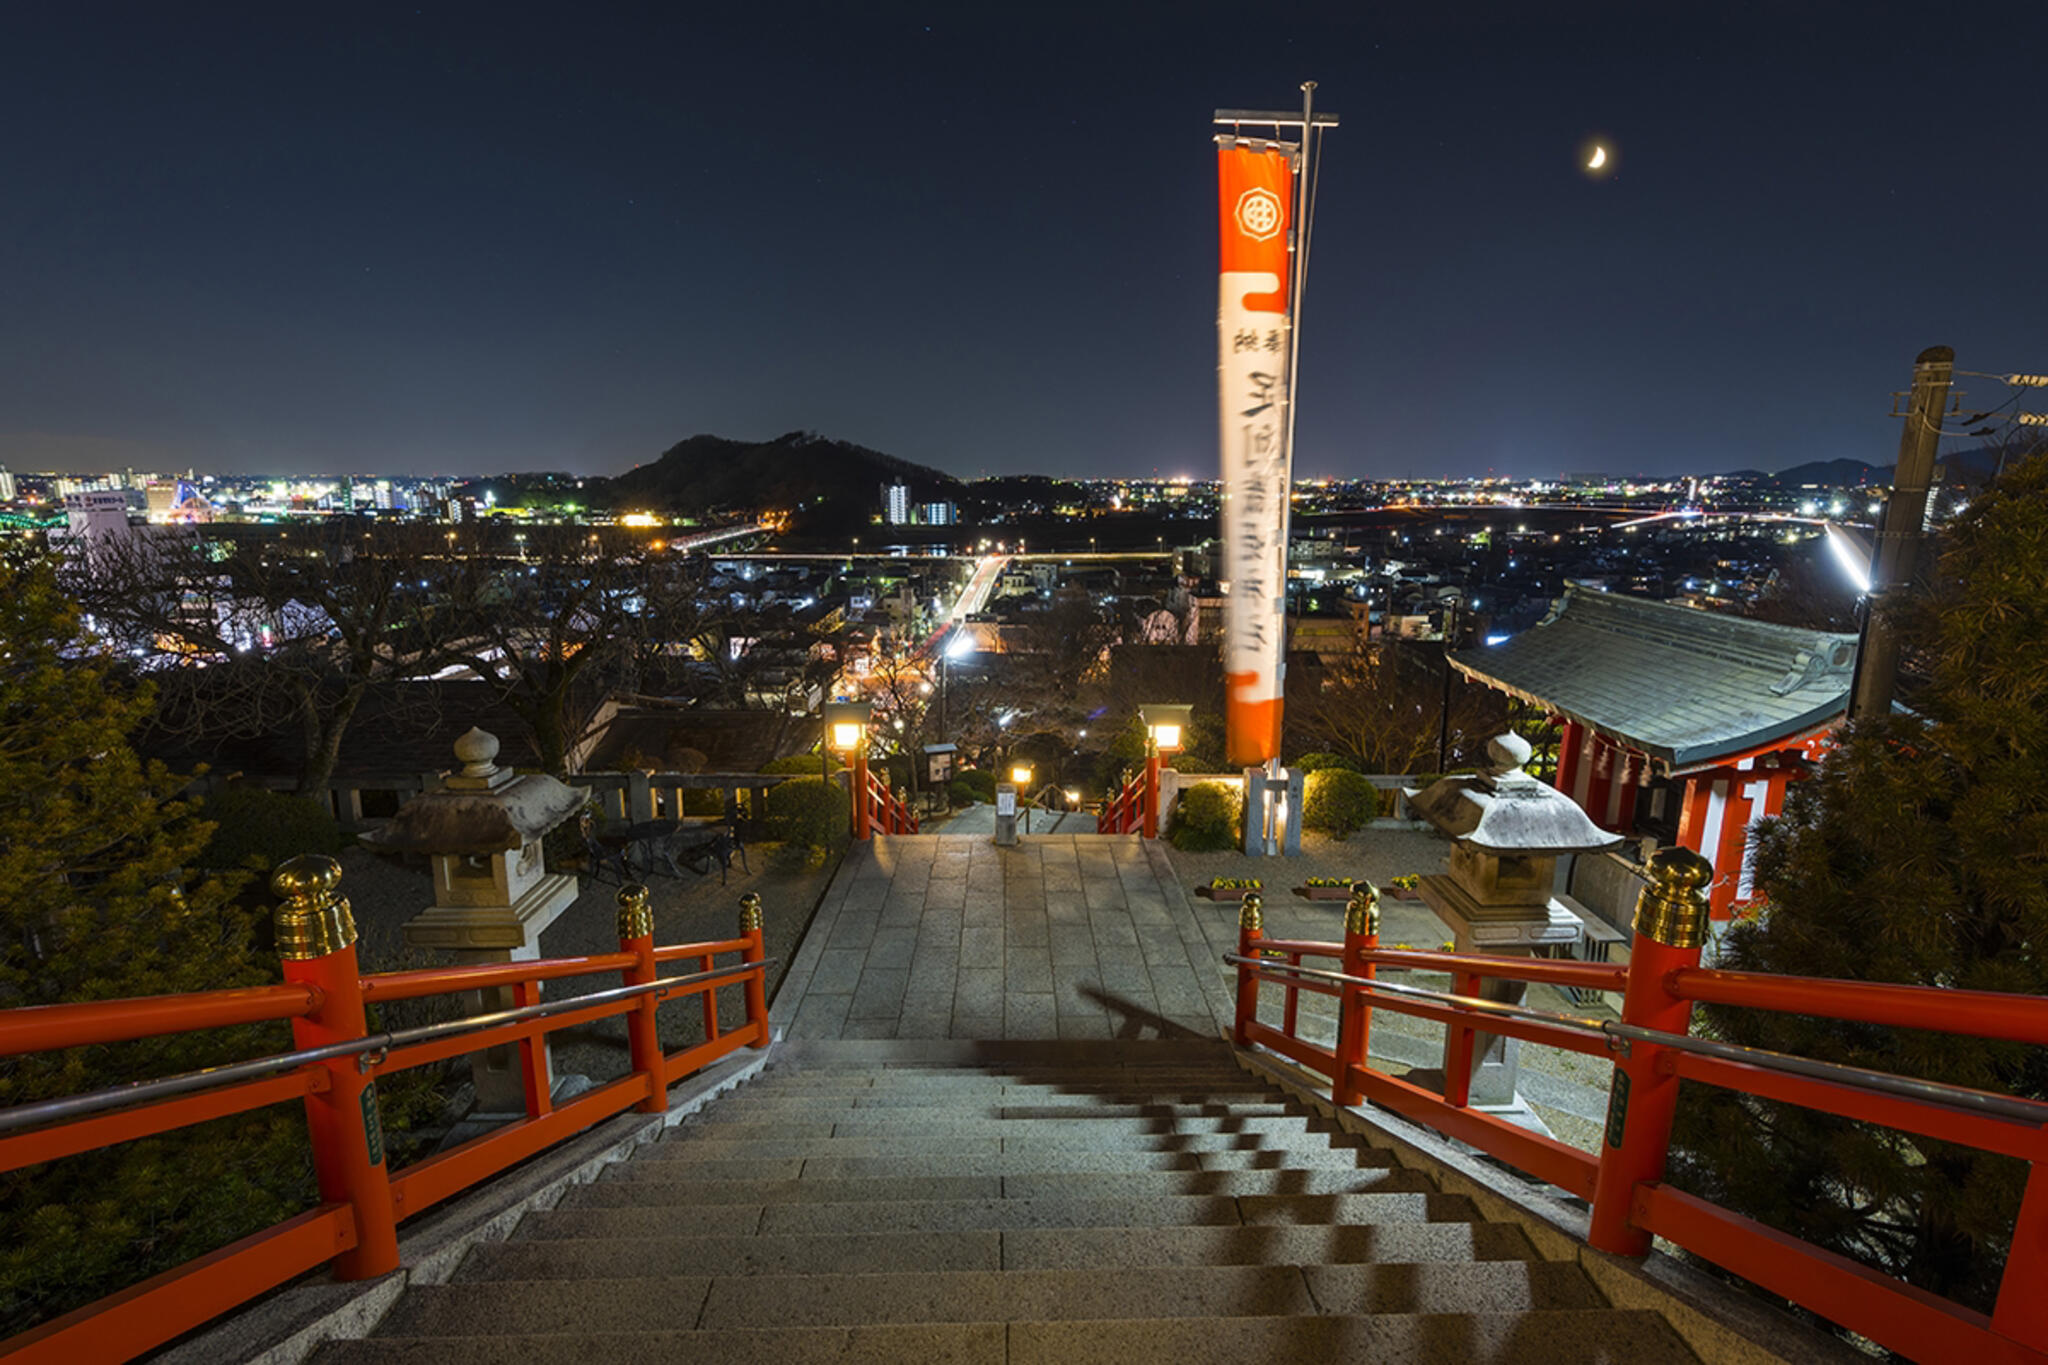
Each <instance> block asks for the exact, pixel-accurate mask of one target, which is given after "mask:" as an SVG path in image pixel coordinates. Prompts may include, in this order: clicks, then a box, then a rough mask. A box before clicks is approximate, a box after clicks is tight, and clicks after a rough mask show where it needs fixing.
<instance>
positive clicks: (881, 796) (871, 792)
mask: <svg viewBox="0 0 2048 1365" xmlns="http://www.w3.org/2000/svg"><path fill="white" fill-rule="evenodd" d="M867 778H868V801H867V820H866V827H867V831H868V833H869V834H915V833H917V815H916V813H915V812H913V811H912V810H911V809H910V807H908V806H906V805H904V804H903V802H902V801H901V800H899V799H898V798H897V797H896V795H895V794H894V793H893V792H891V791H890V790H889V784H888V783H886V782H884V781H883V780H882V779H881V778H879V777H877V776H876V775H875V774H874V773H873V772H872V771H870V772H868V774H867ZM863 837H865V836H863Z"/></svg>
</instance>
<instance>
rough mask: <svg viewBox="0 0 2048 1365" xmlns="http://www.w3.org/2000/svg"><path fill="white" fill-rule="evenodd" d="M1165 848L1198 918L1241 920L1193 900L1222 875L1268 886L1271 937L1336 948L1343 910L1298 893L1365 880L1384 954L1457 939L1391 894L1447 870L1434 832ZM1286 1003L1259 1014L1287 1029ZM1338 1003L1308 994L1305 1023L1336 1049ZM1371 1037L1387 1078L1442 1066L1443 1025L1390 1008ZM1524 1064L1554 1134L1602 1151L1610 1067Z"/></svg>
mask: <svg viewBox="0 0 2048 1365" xmlns="http://www.w3.org/2000/svg"><path fill="white" fill-rule="evenodd" d="M1160 846H1161V847H1162V848H1165V849H1166V850H1167V856H1168V857H1169V858H1170V859H1172V861H1173V865H1174V867H1175V869H1176V870H1177V871H1179V873H1180V874H1181V884H1182V885H1183V886H1184V887H1186V888H1187V891H1188V893H1189V903H1190V904H1191V905H1192V906H1193V907H1194V909H1195V913H1197V914H1210V913H1213V914H1216V915H1219V916H1224V917H1234V916H1235V915H1236V902H1235V901H1234V900H1232V901H1224V902H1218V903H1214V904H1213V905H1212V903H1211V902H1209V901H1207V900H1203V899H1200V898H1197V897H1196V896H1195V895H1194V891H1195V888H1196V887H1199V886H1206V885H1207V884H1208V883H1209V882H1210V880H1211V879H1212V878H1216V877H1257V878H1258V879H1259V880H1260V881H1262V882H1263V883H1265V885H1264V887H1263V889H1262V891H1261V895H1262V896H1263V898H1264V901H1265V921H1266V933H1267V934H1268V935H1270V936H1272V937H1274V938H1303V939H1319V940H1325V941H1330V942H1336V941H1339V940H1341V939H1342V938H1343V937H1344V903H1343V902H1342V901H1303V900H1297V899H1296V898H1295V897H1294V896H1293V895H1292V894H1291V892H1290V888H1292V887H1296V886H1303V885H1306V884H1307V879H1308V878H1310V877H1354V878H1355V877H1364V878H1365V879H1366V880H1368V881H1370V882H1372V883H1373V884H1374V885H1375V886H1378V887H1379V888H1380V944H1381V946H1382V947H1386V948H1416V949H1440V948H1444V947H1446V946H1448V943H1449V940H1450V937H1451V934H1450V930H1449V929H1447V928H1445V926H1444V924H1443V921H1441V920H1439V919H1438V918H1437V916H1436V912H1434V911H1433V910H1431V909H1430V908H1429V907H1428V906H1427V905H1425V904H1423V903H1422V902H1421V901H1419V900H1416V901H1403V900H1396V899H1394V898H1393V896H1392V895H1391V894H1390V893H1389V889H1388V888H1389V885H1390V883H1391V882H1392V881H1393V879H1394V878H1395V877H1399V876H1408V875H1415V874H1428V873H1433V872H1443V871H1445V870H1446V869H1447V867H1448V861H1449V856H1450V847H1451V846H1450V841H1449V840H1447V839H1445V838H1443V837H1442V836H1440V835H1438V834H1436V833H1435V832H1433V831H1428V830H1412V829H1366V830H1361V831H1359V832H1358V833H1356V834H1353V835H1352V836H1351V837H1350V838H1349V839H1348V840H1339V839H1333V838H1330V837H1329V836H1327V835H1319V834H1304V835H1303V836H1302V846H1301V852H1300V854H1298V855H1288V856H1283V857H1277V858H1248V857H1246V856H1245V855H1244V854H1242V853H1234V852H1233V853H1184V852H1182V851H1181V850H1179V849H1176V848H1173V847H1172V846H1171V845H1169V844H1166V843H1165V841H1163V840H1162V841H1161V844H1160ZM1389 976H1390V979H1393V980H1397V981H1401V982H1404V983H1406V984H1409V985H1415V986H1421V987H1423V988H1425V989H1429V990H1448V989H1450V978H1449V977H1448V976H1446V975H1443V974H1440V973H1435V972H1402V973H1398V974H1389ZM1269 996H1270V998H1271V1001H1272V1003H1271V1005H1270V1007H1267V1006H1266V1005H1265V1004H1264V1001H1265V1000H1266V999H1267V998H1268V997H1269ZM1279 999H1280V992H1278V991H1277V990H1275V991H1269V992H1263V993H1262V995H1261V1000H1262V1006H1261V1011H1260V1013H1261V1017H1262V1018H1264V1017H1266V1016H1267V1015H1269V1014H1270V1015H1271V1019H1270V1021H1269V1022H1272V1023H1274V1024H1275V1025H1277V1024H1278V1023H1279V1022H1280V1009H1281V1005H1280V1003H1279ZM1335 1003H1336V1002H1335V1001H1334V1000H1333V999H1331V998H1330V997H1328V996H1322V995H1315V994H1310V993H1304V994H1303V995H1302V997H1301V1018H1300V1020H1299V1028H1300V1031H1301V1032H1302V1034H1303V1035H1304V1036H1306V1037H1308V1038H1310V1039H1312V1040H1314V1041H1316V1042H1319V1043H1323V1044H1329V1043H1333V1042H1334V1041H1335V1040H1336V1035H1337V1029H1336V1015H1335V1012H1334V1011H1335ZM1524 1003H1525V1004H1527V1005H1529V1006H1530V1007H1531V1008H1534V1009H1547V1010H1557V1011H1560V1012H1563V1013H1567V1014H1575V1015H1581V1016H1593V1017H1596V1018H1612V1017H1614V1011H1613V1010H1612V1009H1610V1008H1608V1007H1607V1006H1606V1005H1605V1004H1591V1005H1582V1004H1579V1003H1577V1002H1575V1001H1573V1000H1571V999H1569V998H1568V997H1566V996H1565V995H1564V994H1563V993H1562V992H1560V991H1557V990H1555V989H1553V988H1551V987H1549V986H1532V987H1530V988H1529V992H1528V996H1527V999H1526V1000H1525V1001H1524ZM1372 1030H1373V1048H1372V1051H1373V1057H1374V1064H1375V1065H1377V1066H1379V1067H1381V1068H1382V1069H1384V1070H1386V1071H1387V1072H1389V1073H1391V1074H1393V1075H1397V1076H1398V1075H1404V1074H1406V1073H1407V1072H1408V1071H1409V1070H1411V1069H1414V1068H1416V1067H1420V1066H1441V1064H1442V1063H1441V1057H1442V1051H1443V1036H1444V1030H1443V1026H1442V1025H1441V1024H1436V1023H1432V1022H1430V1021H1428V1020H1424V1019H1415V1018H1410V1017H1408V1016H1406V1015H1401V1014H1396V1013H1394V1012H1393V1011H1391V1010H1376V1011H1374V1014H1373V1023H1372ZM1390 1035H1391V1036H1390ZM1521 1065H1522V1075H1523V1081H1522V1085H1521V1091H1522V1095H1523V1098H1524V1099H1526V1100H1528V1101H1529V1103H1530V1107H1531V1108H1532V1109H1534V1110H1535V1111H1536V1114H1537V1116H1538V1117H1540V1118H1541V1119H1542V1120H1543V1122H1544V1123H1545V1124H1547V1125H1548V1126H1549V1128H1550V1131H1551V1133H1552V1134H1553V1135H1554V1136H1555V1137H1557V1138H1558V1140H1559V1141H1562V1142H1569V1143H1571V1144H1572V1145H1573V1146H1575V1147H1579V1148H1581V1149H1583V1150H1585V1151H1589V1152H1591V1151H1598V1150H1599V1144H1600V1139H1601V1126H1602V1116H1603V1115H1604V1114H1605V1112H1606V1105H1607V1085H1608V1078H1609V1076H1610V1075H1611V1074H1612V1070H1613V1068H1612V1066H1611V1064H1610V1063H1609V1062H1608V1061H1607V1060H1606V1059H1605V1058H1600V1057H1588V1056H1584V1055H1582V1054H1579V1053H1575V1052H1564V1051H1560V1050H1559V1049H1557V1048H1551V1047H1539V1046H1537V1045H1535V1044H1532V1043H1524V1044H1522V1046H1521Z"/></svg>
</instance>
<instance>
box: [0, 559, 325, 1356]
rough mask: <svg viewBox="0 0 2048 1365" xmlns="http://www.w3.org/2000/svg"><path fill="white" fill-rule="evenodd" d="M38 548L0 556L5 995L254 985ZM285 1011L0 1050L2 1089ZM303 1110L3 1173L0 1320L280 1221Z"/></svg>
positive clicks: (67, 1301) (236, 933) (171, 1052)
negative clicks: (67, 1045) (90, 1043)
mask: <svg viewBox="0 0 2048 1365" xmlns="http://www.w3.org/2000/svg"><path fill="white" fill-rule="evenodd" d="M150 706H151V699H150V697H149V695H148V691H147V689H146V688H143V689H135V688H124V687H123V686H121V685H120V681H119V679H118V677H117V675H116V674H115V672H114V670H113V668H112V666H111V661H110V660H109V659H108V658H107V657H106V656H105V655H104V654H102V653H101V652H100V651H99V649H98V647H97V646H96V644H95V643H94V642H93V641H92V640H91V638H90V637H89V636H88V635H86V634H85V632H84V631H83V630H82V629H81V626H80V621H79V616H78V611H77V608H76V606H75V605H74V604H73V603H72V602H71V601H70V600H69V599H68V598H67V597H66V596H65V594H64V593H63V591H62V590H61V588H60V586H59V583H58V579H57V574H56V570H55V566H54V565H53V564H52V563H51V562H50V561H49V560H47V559H41V558H33V557H23V556H16V557H14V558H11V559H0V888H5V892H4V895H0V1008H15V1007H20V1006H29V1005H48V1004H55V1003H60V1002H71V1001H86V1000H105V999H114V998H119V997H124V996H139V995H160V994H168V993H172V992H181V991H199V990H212V989H220V988H226V987H236V986H250V985H258V984H264V983H267V982H272V981H275V980H276V979H277V973H276V968H275V966H274V964H273V963H272V962H271V961H270V960H269V959H268V957H267V955H259V953H258V952H257V950H256V947H255V942H256V938H255V934H254V927H255V926H254V922H253V921H254V917H255V912H253V911H251V910H249V909H246V908H244V907H242V906H241V905H239V904H238V902H237V900H236V892H237V890H238V889H239V887H240V885H241V884H242V882H243V881H244V880H245V878H244V876H243V875H242V874H235V875H233V876H228V877H203V878H202V877H195V876H192V875H190V874H189V873H188V872H187V869H188V868H190V867H191V865H192V864H193V862H194V860H195V858H196V857H197V855H198V853H199V851H200V849H201V848H202V847H204V846H205V844H206V841H207V839H208V837H209V835H210V834H211V833H212V828H213V827H212V826H211V825H209V824H207V823H205V822H203V821H200V820H197V819H195V818H194V817H193V814H192V808H191V806H190V804H189V803H188V802H185V801H182V800H180V799H178V792H179V790H180V788H181V787H182V786H183V785H184V782H183V780H182V779H180V778H176V777H174V776H172V775H171V774H170V773H168V772H166V771H165V770H164V768H163V767H162V765H160V764H155V763H144V762H143V761H141V760H140V759H139V758H138V757H137V756H136V754H135V751H134V750H133V749H132V748H130V747H129V743H128V736H129V734H130V733H131V732H132V731H133V730H134V728H135V727H136V726H137V725H138V724H140V723H141V722H142V721H143V720H144V719H145V718H146V717H147V715H148V714H149V710H150ZM289 1046H290V1039H289V1036H288V1034H287V1033H286V1032H285V1030H284V1029H283V1027H282V1026H280V1025H270V1026H265V1027H260V1028H248V1029H236V1030H215V1031H209V1032H205V1033H191V1034H180V1035H172V1036H169V1037H165V1038H159V1039H149V1040H144V1041H140V1042H136V1043H130V1044H122V1045H116V1046H99V1047H85V1048H73V1049H69V1050H67V1051H64V1052H61V1053H39V1054H32V1055H28V1056H20V1057H7V1058H0V1105H13V1104H22V1103H27V1102H30V1101H33V1100H39V1099H45V1098H50V1097H54V1096H59V1095H68V1094H75V1093H79V1092H82V1091H87V1090H93V1089H98V1088H100V1087H103V1086H107V1085H113V1084H119V1083H122V1082H126V1081H131V1080H139V1079H145V1078H149V1077H154V1076H162V1075H168V1074H172V1073H176V1072H181V1071H189V1070H193V1069H195V1068H198V1067H203V1066H209V1065H214V1064H218V1063H220V1062H225V1061H230V1060H234V1059H237V1058H242V1057H249V1056H255V1055H259V1054H261V1053H264V1052H274V1051H281V1050H283V1049H285V1048H287V1047H289ZM303 1130H304V1124H303V1120H302V1119H301V1118H300V1116H299V1113H298V1111H297V1110H296V1108H293V1107H279V1108H273V1109H269V1110H259V1111H257V1112H255V1113H252V1114H247V1115H241V1116H237V1117H235V1118H231V1119H224V1120H220V1121H218V1122H216V1123H212V1124H208V1125H205V1126H203V1127H200V1128H195V1129H189V1130H184V1131H182V1132H177V1133H172V1134H167V1135H165V1136H163V1137H160V1138H152V1139H145V1140H142V1141H137V1142H130V1143H124V1144H121V1145H119V1146H116V1147H112V1148H108V1149H104V1150H102V1151H98V1152H92V1153H86V1154H82V1155H79V1156H75V1157H70V1158H67V1159H65V1160H62V1161H58V1162H52V1163H49V1164H47V1165H44V1166H38V1167H31V1168H27V1169H24V1170H17V1171H11V1172H8V1173H6V1174H4V1175H0V1333H11V1332H13V1331H18V1330H20V1329H22V1328H24V1327H26V1326H28V1325H30V1324H32V1323H34V1322H36V1321H39V1320H42V1319H45V1318H47V1317H50V1316H52V1315H54V1314H55V1313H57V1312H61V1311H64V1310H66V1309H68V1308H71V1307H74V1306H76V1305H77V1304H79V1303H83V1302H88V1301H90V1300H92V1299H94V1298H97V1297H99V1296H100V1295H102V1294H105V1293H108V1292H110V1291H112V1290H115V1289H118V1288H120V1287H122V1286H124V1285H127V1284H130V1283H133V1282H134V1281H137V1280H140V1279H142V1278H144V1277H146V1276H147V1275H149V1274H152V1273H154V1272H156V1271H158V1270H161V1269H163V1268H165V1267H167V1266H171V1265H175V1264H178V1263H180V1262H182V1261H185V1260H188V1259H190V1258H192V1257H194V1256H197V1255H200V1254H203V1253H204V1252H206V1251H209V1250H212V1249H213V1248H215V1247H218V1246H220V1245H222V1244H224V1243H226V1242H228V1241H231V1240H233V1239H235V1238H237V1237H240V1236H242V1235H245V1234H246V1233H248V1232H250V1231H252V1230H254V1229H255V1228H258V1227H262V1226H265V1225H267V1224H269V1223H272V1222H275V1221H277V1220H279V1219H281V1218H284V1217H288V1216H290V1215H291V1214H292V1213H294V1212H296V1211H297V1210H298V1209H299V1208H300V1207H302V1201H303V1199H304V1197H305V1195H306V1193H308V1192H309V1191H310V1180H309V1175H308V1172H307V1158H306V1156H305V1153H304V1138H303Z"/></svg>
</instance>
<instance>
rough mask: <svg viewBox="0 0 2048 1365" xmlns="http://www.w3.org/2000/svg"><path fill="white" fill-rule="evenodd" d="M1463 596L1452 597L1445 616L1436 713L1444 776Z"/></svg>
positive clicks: (1439, 764) (1439, 765)
mask: <svg viewBox="0 0 2048 1365" xmlns="http://www.w3.org/2000/svg"><path fill="white" fill-rule="evenodd" d="M1463 600H1464V599H1463V598H1462V597H1453V598H1451V599H1450V607H1451V609H1450V612H1449V614H1448V615H1447V616H1446V617H1445V618H1444V690H1443V696H1442V699H1441V700H1440V702H1439V703H1438V706H1437V713H1436V771H1437V776H1439V777H1441V776H1443V774H1444V772H1445V771H1446V769H1447V768H1448V767H1449V764H1450V747H1451V651H1452V650H1453V649H1455V648H1456V647H1457V643H1458V604H1459V603H1460V602H1461V601H1463Z"/></svg>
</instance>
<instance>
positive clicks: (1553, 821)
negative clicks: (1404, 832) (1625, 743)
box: [1407, 734, 1621, 855]
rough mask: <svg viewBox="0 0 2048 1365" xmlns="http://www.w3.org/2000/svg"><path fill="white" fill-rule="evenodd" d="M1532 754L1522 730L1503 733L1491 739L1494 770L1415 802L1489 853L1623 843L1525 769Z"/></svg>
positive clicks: (1452, 780)
mask: <svg viewBox="0 0 2048 1365" xmlns="http://www.w3.org/2000/svg"><path fill="white" fill-rule="evenodd" d="M1530 753H1531V750H1530V748H1529V742H1528V741H1527V740H1525V739H1523V738H1522V737H1521V736H1520V735H1513V734H1509V735H1500V736H1498V737H1496V738H1494V739H1491V740H1489V741H1487V745H1486V755H1487V757H1488V758H1490V759H1492V760H1493V767H1492V768H1491V769H1490V770H1489V771H1488V772H1486V773H1483V774H1466V775H1462V776H1458V777H1446V778H1444V779H1442V780H1441V781H1439V782H1436V783H1434V784H1432V785H1431V786H1430V787H1429V789H1428V790H1426V791H1420V792H1415V791H1411V792H1409V793H1408V794H1407V795H1408V801H1409V804H1410V806H1411V807H1412V808H1413V809H1414V810H1415V811H1416V812H1417V813H1419V814H1420V815H1421V816H1422V818H1423V819H1425V820H1427V821H1429V823H1431V824H1432V825H1435V826H1436V827H1437V828H1438V829H1439V830H1442V831H1443V832H1444V833H1445V834H1447V835H1449V836H1450V837H1452V838H1453V839H1458V840H1461V841H1463V842H1465V843H1467V844H1469V845H1471V846H1472V847H1473V848H1476V849H1480V850H1482V851H1484V852H1487V853H1496V854H1503V855H1516V854H1539V855H1540V854H1550V855H1555V854H1559V853H1590V852H1592V851H1594V850H1596V849H1603V848H1613V847H1614V846H1615V845H1616V844H1619V843H1620V842H1621V840H1620V838H1618V837H1617V836H1615V835H1612V834H1609V833H1608V832H1607V831H1606V830H1604V829H1601V828H1600V827H1599V826H1598V825H1596V824H1594V823H1593V822H1592V820H1591V819H1589V818H1588V817H1587V815H1586V812H1585V811H1583V810H1581V809H1580V808H1579V807H1578V805H1577V803H1575V802H1574V801H1572V799H1571V798H1570V797H1568V796H1565V795H1564V794H1563V793H1562V792H1558V791H1553V790H1552V789H1551V788H1549V787H1547V786H1545V785H1544V784H1543V783H1542V782H1539V781H1537V780H1536V779H1535V778H1533V777H1531V776H1529V775H1528V774H1527V773H1525V772H1523V771H1522V765H1523V764H1524V763H1527V762H1528V761H1529V755H1530Z"/></svg>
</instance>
